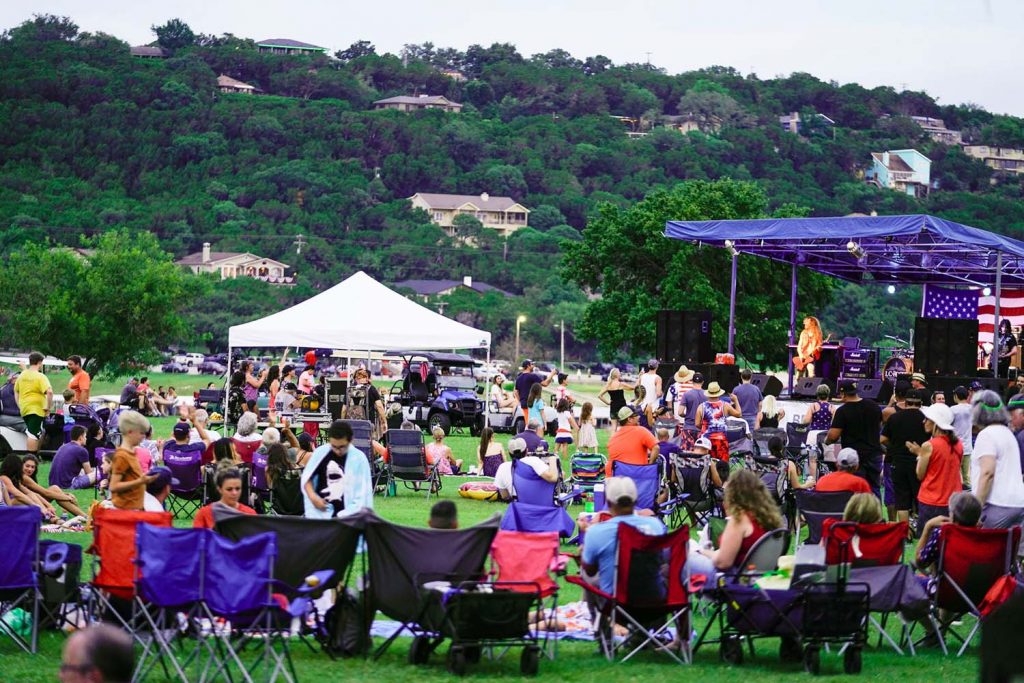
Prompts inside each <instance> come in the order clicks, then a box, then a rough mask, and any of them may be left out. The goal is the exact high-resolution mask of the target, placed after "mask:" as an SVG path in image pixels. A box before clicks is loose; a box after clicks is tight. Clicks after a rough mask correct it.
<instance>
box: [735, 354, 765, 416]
mask: <svg viewBox="0 0 1024 683" xmlns="http://www.w3.org/2000/svg"><path fill="white" fill-rule="evenodd" d="M753 378H754V373H752V372H751V371H750V368H743V370H741V371H740V385H739V386H738V387H736V388H735V389H733V391H732V393H733V396H735V397H736V401H737V402H738V403H739V408H740V417H742V418H743V420H744V421H745V422H746V423H747V426H748V427H750V431H754V430H755V429H757V428H758V427H760V426H761V402H762V401H764V394H762V393H761V390H760V389H758V388H757V387H755V386H754V385H753V384H751V383H750V380H752V379H753Z"/></svg>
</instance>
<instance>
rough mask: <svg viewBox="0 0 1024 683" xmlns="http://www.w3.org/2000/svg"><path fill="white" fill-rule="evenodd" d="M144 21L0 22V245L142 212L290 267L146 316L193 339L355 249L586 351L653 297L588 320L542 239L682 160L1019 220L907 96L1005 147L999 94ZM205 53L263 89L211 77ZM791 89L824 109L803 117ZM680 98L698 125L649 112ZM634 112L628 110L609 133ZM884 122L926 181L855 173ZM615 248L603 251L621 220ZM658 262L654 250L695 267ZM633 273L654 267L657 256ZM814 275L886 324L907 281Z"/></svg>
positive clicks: (1007, 193) (645, 187)
mask: <svg viewBox="0 0 1024 683" xmlns="http://www.w3.org/2000/svg"><path fill="white" fill-rule="evenodd" d="M154 35H155V36H156V40H155V41H154V44H155V45H160V46H161V47H164V48H165V49H166V50H167V53H168V54H169V55H170V56H169V57H168V58H166V59H140V58H138V57H133V56H132V55H131V54H130V52H129V45H128V44H127V43H125V42H123V41H121V40H119V39H118V38H116V37H114V36H110V35H106V34H103V33H84V32H79V31H78V28H77V26H76V25H75V24H74V22H73V21H72V20H71V19H68V18H61V17H53V16H36V17H34V18H32V19H30V20H28V21H26V22H25V23H23V24H22V25H20V26H18V27H15V28H12V29H10V30H8V31H5V32H4V33H3V34H2V36H0V224H2V225H3V226H4V229H3V230H2V231H0V257H3V258H7V257H8V256H9V255H11V254H12V253H13V252H16V251H18V250H19V249H20V248H21V247H22V245H23V244H24V243H25V242H26V241H37V242H38V241H42V240H50V241H52V242H53V243H56V244H63V245H68V246H75V247H79V246H89V244H91V243H92V241H93V240H94V239H95V237H96V236H97V235H99V234H101V233H104V232H106V231H109V230H112V229H115V228H120V229H124V230H127V231H129V232H131V231H136V232H137V231H148V232H151V233H152V234H153V235H154V236H155V237H156V238H157V239H158V240H159V243H160V245H161V246H162V248H163V249H164V250H165V251H167V252H169V253H170V254H172V255H173V256H174V257H175V258H179V257H181V256H183V255H185V254H188V253H192V252H196V251H198V250H200V249H201V245H202V243H203V242H211V243H212V244H213V245H214V247H213V248H214V250H218V251H252V252H254V253H257V254H259V255H262V256H266V257H270V258H274V259H278V260H280V261H284V262H285V263H288V264H289V265H291V266H292V268H293V269H294V271H295V274H296V276H297V279H298V285H297V286H295V287H293V288H287V289H284V288H274V287H272V286H270V285H266V284H264V283H260V282H256V281H244V282H243V281H235V282H224V283H221V282H211V283H210V286H209V287H208V288H206V289H205V290H204V293H203V294H202V299H201V300H200V301H197V302H195V305H194V306H193V307H192V308H191V310H190V311H188V312H187V314H186V315H187V316H189V323H190V324H189V325H188V328H189V329H191V330H193V333H192V336H191V337H190V338H185V339H178V340H168V341H169V342H170V341H177V342H180V343H183V344H192V345H198V344H199V343H200V342H202V343H205V344H207V345H208V346H209V347H210V348H216V347H218V346H221V345H223V344H224V341H225V337H226V328H227V326H228V325H229V324H234V323H236V322H240V321H243V320H247V319H251V318H254V317H257V316H259V315H261V314H265V313H267V312H269V311H272V310H276V309H277V308H278V307H280V306H281V305H284V304H287V303H290V302H291V301H295V300H299V299H302V298H305V297H307V296H309V295H311V294H312V293H315V292H316V291H317V290H321V289H323V288H325V287H328V286H330V285H332V284H334V283H336V282H337V281H339V280H340V279H342V278H344V277H346V276H347V275H349V274H351V273H353V272H355V271H356V270H365V271H367V272H368V273H370V274H371V275H373V276H374V277H376V278H378V279H381V280H382V281H384V282H388V283H392V282H396V281H400V280H404V279H409V278H420V279H441V278H451V279H456V280H461V279H462V277H463V276H466V275H470V276H472V277H473V278H474V279H475V280H476V281H483V282H487V283H489V284H491V285H494V286H496V287H499V288H501V289H503V290H506V291H508V292H511V293H513V294H514V295H515V296H514V297H512V298H506V297H504V296H502V295H501V294H498V293H489V294H487V295H476V294H473V293H470V292H460V293H457V294H455V295H452V296H451V297H450V300H448V301H441V302H438V303H439V304H443V305H444V308H445V313H446V314H449V315H455V316H456V317H458V318H459V319H460V320H463V321H464V322H467V323H469V324H473V325H477V326H482V327H484V328H486V329H489V330H491V331H492V332H493V333H494V334H495V337H496V340H497V342H498V346H497V351H496V353H497V355H498V356H499V357H506V358H507V357H510V356H511V336H512V334H513V332H512V330H513V329H514V327H515V319H516V317H517V315H526V316H527V318H528V322H527V324H526V327H524V331H523V349H524V351H525V352H526V353H529V354H531V355H535V356H537V357H548V358H551V357H554V356H555V355H557V348H558V334H559V333H558V330H557V329H556V328H557V327H558V324H559V321H564V322H565V327H566V330H567V342H568V350H569V356H570V357H574V358H587V359H590V358H593V357H595V355H596V354H597V349H598V348H600V353H601V355H603V356H606V357H611V356H615V355H632V356H634V357H637V356H640V355H642V354H648V353H650V352H651V350H652V348H653V345H654V340H653V319H651V320H647V319H644V320H640V321H634V322H635V323H636V325H635V326H634V328H633V329H635V330H636V336H634V337H633V338H629V339H619V338H614V335H612V336H609V334H610V333H609V332H608V331H607V330H604V329H601V326H600V325H595V324H594V321H593V320H592V319H593V317H594V316H593V315H591V316H590V318H591V320H590V322H588V320H587V319H586V316H585V311H586V310H587V306H588V302H589V301H591V300H592V299H594V298H595V297H596V296H598V295H600V294H601V293H602V292H601V289H602V287H601V281H600V280H601V279H600V278H593V279H592V280H593V281H592V282H586V281H587V280H588V278H586V277H584V275H585V274H582V273H580V269H581V265H580V263H579V262H575V263H574V262H573V261H572V259H571V258H569V259H567V260H566V261H565V262H564V263H563V258H565V257H564V254H565V252H566V249H567V248H568V247H570V246H571V244H572V243H574V242H575V243H579V242H580V241H581V240H586V239H589V238H590V236H591V234H592V233H588V230H591V229H593V230H596V229H598V228H588V225H589V224H590V222H591V221H593V220H594V218H595V216H598V215H599V214H600V215H603V216H605V219H604V222H607V221H608V220H610V218H609V217H610V216H614V215H615V213H614V212H616V211H619V212H620V213H621V212H624V211H627V210H628V209H629V207H632V206H635V205H636V204H637V203H638V202H641V201H642V200H644V198H645V197H648V196H650V195H652V194H654V193H657V192H663V191H668V190H670V189H672V188H674V187H677V186H679V185H680V184H682V183H687V182H694V181H720V180H722V179H731V180H732V181H740V182H747V183H750V184H752V185H755V186H756V188H757V192H759V193H761V194H762V196H763V202H762V203H759V204H758V205H757V206H758V209H757V210H758V211H759V212H760V213H761V214H762V215H769V214H779V213H780V212H781V213H782V214H785V215H842V214H848V213H852V212H860V213H870V212H877V213H878V214H893V213H932V214H936V215H939V216H943V217H945V218H949V219H952V220H956V221H960V222H964V223H968V224H971V225H975V226H977V227H981V228H987V229H991V230H995V231H999V232H1002V233H1005V234H1008V235H1012V236H1017V237H1024V201H1022V195H1024V184H1022V181H1021V179H1020V178H1013V177H1003V176H1001V175H993V171H992V169H990V168H988V167H987V166H985V165H984V164H982V163H981V162H980V161H977V160H975V159H972V158H970V157H968V156H967V155H965V154H964V153H963V152H962V150H961V149H960V148H959V147H956V146H947V145H944V144H940V143H936V142H933V141H931V140H930V139H929V138H928V137H927V136H926V135H925V134H924V132H923V131H922V130H921V128H920V127H919V126H918V125H917V124H916V123H914V122H913V121H912V120H911V119H910V118H909V116H911V115H920V116H933V117H939V118H942V119H944V121H945V122H946V125H947V126H948V127H949V128H951V129H956V130H961V131H963V134H964V137H965V139H967V140H970V141H973V142H977V143H984V144H991V145H1001V146H1008V147H1024V120H1022V119H1019V118H1014V117H1010V116H998V115H993V114H991V113H989V112H987V111H985V110H984V109H982V108H981V107H979V106H976V105H971V104H960V105H952V104H939V103H937V102H936V101H935V100H934V99H933V98H932V97H930V96H929V95H928V94H926V93H923V92H914V91H902V92H901V91H897V90H896V89H894V88H891V87H880V88H873V89H868V88H864V87H861V86H859V85H857V84H852V83H851V84H842V85H840V84H838V83H835V82H825V81H822V80H819V79H817V78H815V77H814V76H812V75H810V74H807V73H794V74H792V75H789V76H787V77H784V78H773V79H763V78H759V77H758V76H756V75H754V74H748V75H744V74H741V73H740V72H738V71H737V70H735V69H732V68H728V67H718V66H712V67H708V68H706V69H702V70H699V71H693V72H687V73H681V74H674V75H673V74H668V73H666V72H665V71H664V70H663V69H660V68H657V67H656V66H655V65H649V64H613V63H612V62H611V61H610V60H609V59H607V58H606V57H603V56H601V55H597V56H591V57H586V58H583V59H579V58H576V57H574V56H572V55H570V54H568V53H567V52H565V51H563V50H557V49H556V50H551V51H550V52H547V53H544V54H537V55H532V56H524V55H521V54H520V53H519V52H518V51H517V50H516V48H515V46H513V45H511V44H494V45H491V46H490V47H483V46H480V45H471V46H469V47H468V48H467V49H466V50H459V49H454V48H437V47H435V46H433V45H432V44H430V43H424V44H422V45H408V46H406V47H405V49H404V50H403V51H402V54H401V55H394V54H378V53H377V51H376V50H375V48H374V46H373V45H372V44H371V43H370V42H368V41H359V42H357V43H355V44H353V45H351V46H350V47H349V48H347V49H345V50H340V51H338V52H336V53H335V54H333V55H328V54H323V55H316V56H297V55H274V54H266V53H261V52H259V51H258V49H257V47H256V43H255V41H253V40H251V39H248V38H240V37H236V36H233V35H230V34H225V35H222V36H209V35H202V34H195V33H193V32H192V31H191V29H190V28H189V27H188V26H187V25H185V24H184V23H182V22H180V21H178V20H171V21H169V22H168V23H167V24H165V25H163V26H157V27H154ZM293 37H294V38H298V39H301V38H302V36H293ZM445 70H452V71H457V72H459V73H460V74H461V75H463V76H464V79H462V78H453V77H451V76H450V75H445V74H444V73H442V71H445ZM219 74H225V75H228V76H231V77H232V78H236V79H238V80H241V81H244V82H246V83H250V84H252V85H255V86H257V87H258V88H260V89H261V90H262V91H263V93H264V94H261V95H255V96H252V95H240V94H221V93H218V92H217V88H216V78H217V76H218V75H219ZM411 94H431V95H444V96H445V97H447V98H449V99H450V100H453V101H456V102H460V103H463V105H464V108H463V109H462V111H461V113H458V114H450V113H443V112H440V111H422V112H416V113H401V112H397V111H376V110H374V109H373V105H372V103H373V102H374V101H375V100H377V99H380V98H382V97H388V96H392V95H411ZM793 111H797V112H800V113H801V116H802V118H803V120H804V121H805V122H806V125H805V126H804V128H803V130H802V132H801V134H800V135H797V134H793V133H790V132H784V131H783V130H782V129H781V127H780V126H779V124H778V116H779V115H781V114H784V113H787V112H793ZM816 113H820V114H824V115H826V116H827V117H829V118H830V119H831V120H832V121H834V122H835V125H834V126H825V125H821V124H819V123H818V121H819V119H818V118H817V117H816V116H815V114H816ZM680 114H687V115H689V116H690V117H691V119H692V120H693V121H695V122H696V123H697V124H698V126H699V130H694V131H692V132H688V133H686V134H682V133H680V132H678V131H677V130H673V129H670V128H667V127H662V126H661V125H660V124H661V122H662V121H663V120H664V119H663V117H665V116H674V115H680ZM625 119H628V120H627V121H624V120H625ZM637 131H640V132H646V133H648V134H647V135H644V136H640V135H627V133H629V132H637ZM908 147H912V148H915V149H918V150H920V151H921V152H923V153H924V154H926V155H927V156H929V157H930V158H931V159H932V162H933V163H932V178H933V179H934V180H935V187H934V188H933V190H932V191H931V193H930V195H929V196H928V197H927V198H925V199H921V200H917V199H913V198H911V197H908V196H906V195H903V194H900V193H897V192H894V191H887V190H879V189H876V188H874V187H873V186H870V185H868V184H866V183H865V182H864V181H863V178H862V175H863V171H864V170H865V169H866V168H867V167H868V164H869V163H870V153H871V152H872V151H882V150H886V149H902V148H908ZM416 192H450V193H462V194H473V195H477V194H480V193H482V192H487V193H489V194H491V195H508V196H511V197H513V198H514V199H516V200H517V201H519V202H521V203H522V204H524V205H525V206H527V207H529V208H530V209H531V214H530V218H529V223H530V227H529V228H527V229H523V230H520V231H518V232H516V233H514V234H513V235H512V236H511V237H510V238H508V240H507V241H506V240H502V239H499V238H498V237H496V235H495V234H494V233H493V232H492V231H490V230H481V229H479V226H476V229H475V230H474V226H472V225H466V226H465V230H464V231H463V232H462V234H461V235H460V237H456V238H453V237H449V236H447V235H446V234H445V233H444V231H442V230H441V229H440V228H438V227H436V226H434V225H432V224H431V223H430V221H429V216H428V215H427V214H426V213H425V212H423V211H420V210H413V209H411V208H410V205H409V203H408V202H407V201H406V199H407V198H408V197H410V196H411V195H413V194H414V193H416ZM762 204H763V205H762ZM601 212H604V213H601ZM623 215H624V214H623ZM708 217H712V216H708ZM300 235H301V236H302V237H301V240H300V239H298V236H300ZM467 235H470V236H471V237H472V239H470V240H467V239H466V237H467ZM297 242H298V243H300V244H301V245H302V246H301V249H300V248H299V246H298V244H297ZM619 248H620V249H621V251H622V257H623V260H624V261H629V258H630V253H629V252H630V250H632V249H639V248H641V245H638V244H630V243H623V244H621V245H620V247H619ZM667 263H668V261H666V262H665V264H667ZM684 263H685V265H684V266H680V265H679V264H680V261H679V260H678V259H676V260H673V261H672V264H673V266H672V267H692V268H694V269H695V270H696V271H700V270H701V269H709V268H718V267H719V265H718V264H717V262H714V261H707V260H704V262H701V261H700V260H698V259H694V262H693V263H692V264H691V263H688V262H684ZM597 267H598V265H597V264H595V268H597ZM653 267H654V268H657V267H659V266H658V265H657V264H655V265H654V266H653ZM669 279H670V280H672V281H673V282H676V279H672V278H669ZM584 283H586V284H587V287H586V288H583V287H581V286H580V285H581V284H584ZM649 283H650V286H653V287H654V288H655V289H656V290H658V289H659V285H658V281H657V278H654V279H653V280H650V281H649ZM815 292H816V293H815V294H814V296H811V297H809V298H808V299H807V301H808V302H810V303H820V304H821V305H825V303H826V302H827V301H829V300H831V301H832V302H833V303H832V305H831V306H829V307H828V308H826V309H825V310H823V311H809V310H808V311H803V312H805V313H807V312H817V313H819V314H821V315H822V317H823V318H824V321H825V323H826V326H828V327H833V328H837V329H840V330H842V332H843V333H845V334H858V335H861V336H863V337H865V338H867V339H876V338H878V337H879V336H880V335H881V334H885V333H892V331H893V330H904V331H905V330H906V329H908V328H909V327H910V326H911V324H912V318H913V314H914V309H915V307H917V306H919V302H920V293H919V292H897V294H896V295H894V296H887V295H886V294H885V293H884V292H882V291H880V290H876V289H874V288H871V287H864V288H860V287H855V286H852V285H850V286H839V287H835V288H832V289H831V290H830V291H829V288H822V287H817V288H816V289H815ZM652 294H653V295H654V304H657V303H658V301H659V298H658V297H659V292H658V291H655V292H653V293H652ZM742 295H743V292H742V291H741V296H742ZM669 300H672V298H671V297H668V298H662V299H660V301H669ZM712 305H713V307H714V308H715V313H716V331H715V333H716V339H717V340H719V341H720V340H721V339H722V338H723V336H724V325H722V324H720V323H721V321H722V320H723V319H724V317H725V312H726V309H722V308H721V303H720V299H716V300H715V301H714V302H712ZM382 314H386V312H382ZM644 332H647V333H646V334H645V333H644ZM595 342H597V344H595ZM754 355H758V356H761V355H763V354H760V353H758V354H754ZM764 358H765V360H768V361H770V360H772V355H771V354H769V355H768V356H765V357H764Z"/></svg>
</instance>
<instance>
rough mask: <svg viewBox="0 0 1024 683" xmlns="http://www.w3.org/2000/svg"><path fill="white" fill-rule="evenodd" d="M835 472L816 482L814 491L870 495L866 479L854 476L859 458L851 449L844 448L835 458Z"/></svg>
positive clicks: (858, 464) (858, 465)
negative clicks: (851, 492)
mask: <svg viewBox="0 0 1024 683" xmlns="http://www.w3.org/2000/svg"><path fill="white" fill-rule="evenodd" d="M836 467H838V468H839V470H838V471H837V472H830V473H829V474H826V475H825V476H824V477H822V478H821V479H819V480H818V483H817V484H815V486H814V490H815V491H819V492H834V491H853V492H854V493H871V486H870V485H869V484H868V481H867V479H865V478H864V477H859V476H857V475H856V474H855V472H856V471H857V469H858V468H859V467H860V456H859V455H857V451H856V450H854V449H852V448H844V449H843V450H841V451H839V455H837V456H836Z"/></svg>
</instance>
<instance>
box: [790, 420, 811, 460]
mask: <svg viewBox="0 0 1024 683" xmlns="http://www.w3.org/2000/svg"><path fill="white" fill-rule="evenodd" d="M810 431H811V425H810V424H798V423H796V422H787V423H786V451H787V452H788V453H789V455H790V456H792V457H796V456H799V455H800V453H801V451H802V450H803V447H804V445H805V444H806V443H807V434H808V433H809V432H810Z"/></svg>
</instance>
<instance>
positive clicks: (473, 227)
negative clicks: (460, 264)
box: [452, 213, 484, 240]
mask: <svg viewBox="0 0 1024 683" xmlns="http://www.w3.org/2000/svg"><path fill="white" fill-rule="evenodd" d="M483 230H484V224H483V223H481V222H480V219H479V218H477V217H476V216H474V215H472V214H468V213H460V214H459V215H458V216H456V217H455V218H453V219H452V231H453V232H454V233H455V236H456V237H458V238H460V239H464V240H475V239H476V238H478V237H479V236H480V233H482V232H483Z"/></svg>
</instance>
